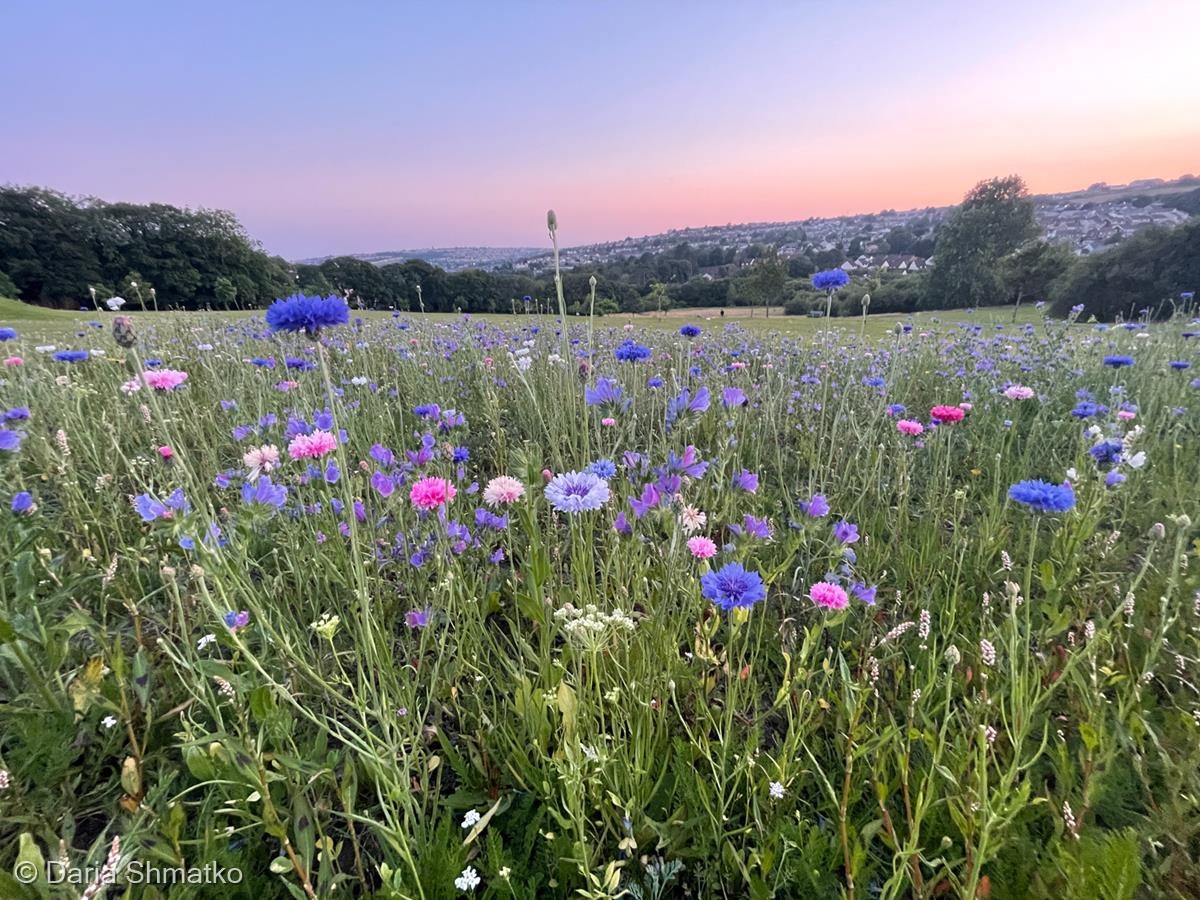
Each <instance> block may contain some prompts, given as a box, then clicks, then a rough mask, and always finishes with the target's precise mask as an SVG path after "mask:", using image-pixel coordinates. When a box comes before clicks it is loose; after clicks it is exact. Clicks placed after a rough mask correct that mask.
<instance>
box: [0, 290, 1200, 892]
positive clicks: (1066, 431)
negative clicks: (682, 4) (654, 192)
mask: <svg viewBox="0 0 1200 900" xmlns="http://www.w3.org/2000/svg"><path fill="white" fill-rule="evenodd" d="M820 274H823V275H827V273H820ZM814 285H816V286H817V287H818V288H820V289H822V290H827V291H828V296H829V298H830V300H829V302H830V303H832V296H833V292H834V291H835V290H836V289H837V288H838V287H839V286H840V282H839V283H836V284H835V283H834V281H833V280H831V278H826V279H825V280H824V281H822V282H821V283H819V284H818V283H817V281H816V280H814ZM864 313H865V308H864ZM89 315H91V316H94V317H95V318H94V319H93V320H91V321H88V316H89ZM1005 318H1007V317H1005ZM610 321H611V320H607V319H604V318H597V319H591V318H588V317H586V316H583V317H557V316H549V315H541V316H536V315H527V316H510V317H503V318H501V317H481V318H476V317H471V316H458V317H451V316H444V317H434V316H423V315H416V314H413V315H410V314H407V313H395V314H390V313H356V312H355V311H352V310H349V309H348V308H347V306H346V304H345V302H344V301H343V300H341V299H340V298H337V297H329V298H319V297H303V296H297V297H292V298H286V299H282V300H279V301H277V302H276V303H275V304H274V305H272V306H271V308H270V309H268V310H267V311H266V314H265V317H264V316H263V315H261V314H259V315H255V316H230V317H226V318H220V317H216V316H212V315H208V316H206V315H202V314H187V313H180V314H174V315H172V314H166V313H163V314H154V313H146V314H135V315H132V316H122V315H117V314H113V313H110V312H96V313H93V314H88V313H85V314H82V315H81V316H80V317H78V321H75V319H74V318H72V319H71V320H70V321H69V322H68V323H67V324H62V323H61V322H60V323H58V324H57V325H56V326H55V328H47V327H46V326H44V325H41V324H37V323H30V322H27V323H16V326H17V327H14V328H3V329H0V339H2V343H0V357H3V359H2V360H0V362H2V366H3V367H2V371H0V415H2V416H3V420H4V421H3V424H2V427H0V493H2V495H3V507H2V508H0V553H2V568H0V854H2V856H3V859H2V860H0V869H2V871H0V897H3V898H10V897H11V898H24V897H29V898H35V897H38V898H41V897H60V896H61V897H72V898H75V897H81V896H82V897H87V898H91V897H95V896H99V895H100V894H101V892H104V891H107V894H106V896H110V897H115V896H122V897H133V898H141V897H166V896H170V897H198V898H204V897H218V896H219V897H226V898H242V897H245V898H263V897H294V898H301V900H303V898H318V897H319V898H329V897H373V898H380V900H393V898H397V900H398V898H424V900H434V898H453V897H462V896H475V897H497V898H500V897H518V898H540V897H588V898H601V897H628V898H636V900H650V898H674V897H690V898H707V897H719V898H767V897H781V898H809V897H812V898H828V897H846V898H853V900H860V898H861V900H865V898H909V897H913V898H937V897H968V898H974V897H980V898H993V900H1000V898H1025V897H1057V898H1081V900H1082V898H1102V900H1118V898H1133V897H1139V896H1142V897H1178V898H1185V897H1196V896H1200V862H1198V861H1197V860H1198V854H1200V808H1198V805H1200V691H1198V687H1197V686H1198V684H1200V659H1198V657H1200V559H1198V558H1197V555H1198V553H1200V542H1198V538H1200V528H1198V527H1197V523H1200V489H1198V488H1197V484H1198V483H1200V377H1198V376H1200V352H1198V349H1197V348H1200V337H1198V332H1200V326H1197V325H1196V324H1195V323H1194V322H1193V321H1192V320H1191V318H1190V317H1189V316H1187V315H1179V316H1176V317H1175V318H1174V319H1170V320H1165V321H1148V320H1137V321H1130V322H1124V323H1117V324H1115V325H1103V324H1096V323H1085V322H1079V321H1075V320H1074V318H1071V319H1067V320H1051V319H1045V320H1043V319H1041V318H1040V312H1039V313H1038V314H1037V315H1036V317H1034V320H1033V321H1025V322H1015V323H1014V322H1008V321H1002V320H1000V319H997V320H985V319H984V318H983V317H981V318H980V320H979V321H978V322H973V321H971V320H970V319H969V318H968V320H966V321H959V322H937V321H936V320H930V319H923V320H912V319H905V320H900V321H896V322H895V323H894V327H892V325H891V324H890V323H889V326H888V327H887V329H886V331H884V330H882V329H879V330H877V329H871V330H870V331H868V330H867V329H866V327H865V325H866V319H865V318H864V320H863V326H862V327H860V326H859V324H858V323H856V322H853V321H851V323H850V324H848V325H846V326H845V327H837V328H831V327H827V326H825V325H824V323H821V324H820V325H819V326H817V327H815V328H812V329H810V330H808V331H807V332H803V333H800V332H789V331H787V330H786V329H783V330H771V329H770V328H769V327H762V323H759V327H758V328H753V329H751V328H747V327H745V326H744V325H739V324H735V323H732V322H722V321H719V320H716V319H705V318H703V317H696V318H695V319H694V320H687V319H681V320H675V321H672V320H664V321H663V322H659V323H657V324H655V325H653V326H644V325H640V324H639V325H636V326H635V325H633V324H629V325H622V324H621V323H618V324H617V325H615V326H614V325H611V324H608V323H609V322H610ZM27 331H28V333H27ZM146 861H153V862H154V863H155V864H156V865H158V866H162V867H177V868H178V870H180V871H184V872H190V871H195V870H200V869H203V868H204V867H206V866H210V867H221V868H223V869H224V870H226V871H227V872H233V871H236V872H237V873H238V875H237V881H236V882H233V883H227V884H224V885H223V886H220V887H216V886H214V885H213V884H211V883H210V884H204V885H201V884H190V883H186V880H184V881H181V882H179V883H175V884H172V885H169V886H164V885H153V884H138V883H136V882H135V881H134V880H133V879H132V878H131V877H130V873H131V871H132V866H134V865H135V864H137V863H139V862H141V863H145V862H146ZM56 864H57V865H58V866H59V867H60V868H62V867H64V866H70V867H78V868H80V869H83V870H84V871H85V872H87V873H88V878H86V879H84V880H83V882H82V883H79V884H73V885H72V884H62V883H51V882H52V879H50V878H49V877H48V873H50V872H51V871H52V870H53V869H54V867H55V865H56ZM85 867H86V868H85ZM30 873H32V877H24V876H25V875H29V874H30ZM114 879H115V883H114V884H111V885H110V884H108V883H107V882H108V881H113V880H114ZM230 880H231V881H232V879H230Z"/></svg>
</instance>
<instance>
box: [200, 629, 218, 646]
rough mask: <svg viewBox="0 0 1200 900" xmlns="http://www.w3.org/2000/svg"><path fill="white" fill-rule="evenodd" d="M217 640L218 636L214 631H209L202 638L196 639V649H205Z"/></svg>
mask: <svg viewBox="0 0 1200 900" xmlns="http://www.w3.org/2000/svg"><path fill="white" fill-rule="evenodd" d="M216 640H217V636H216V635H215V634H213V633H212V632H209V633H208V634H206V635H204V637H202V638H200V640H198V641H196V649H197V650H203V649H204V648H205V647H207V646H208V645H209V644H212V643H215V642H216Z"/></svg>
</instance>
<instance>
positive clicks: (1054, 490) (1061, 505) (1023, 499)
mask: <svg viewBox="0 0 1200 900" xmlns="http://www.w3.org/2000/svg"><path fill="white" fill-rule="evenodd" d="M1008 496H1009V497H1010V498H1011V499H1013V500H1016V501H1017V502H1018V503H1023V504H1024V505H1025V506H1028V507H1029V508H1030V509H1033V510H1034V511H1036V512H1066V511H1067V510H1068V509H1070V508H1071V507H1072V506H1074V505H1075V492H1074V491H1073V490H1071V488H1070V486H1069V485H1066V484H1051V483H1050V482H1048V481H1041V480H1027V481H1018V482H1017V483H1016V484H1014V485H1013V486H1012V487H1010V488H1009V489H1008Z"/></svg>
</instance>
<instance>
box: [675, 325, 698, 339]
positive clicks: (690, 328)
mask: <svg viewBox="0 0 1200 900" xmlns="http://www.w3.org/2000/svg"><path fill="white" fill-rule="evenodd" d="M679 333H680V334H682V335H683V336H684V337H685V338H694V337H700V326H699V325H693V324H691V323H690V322H689V323H688V324H687V325H684V326H683V327H682V328H680V329H679Z"/></svg>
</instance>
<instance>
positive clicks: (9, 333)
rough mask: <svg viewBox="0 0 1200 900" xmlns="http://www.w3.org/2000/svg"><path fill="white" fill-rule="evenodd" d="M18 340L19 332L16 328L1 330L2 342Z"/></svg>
mask: <svg viewBox="0 0 1200 900" xmlns="http://www.w3.org/2000/svg"><path fill="white" fill-rule="evenodd" d="M16 339H17V330H16V329H15V328H0V341H15V340H16Z"/></svg>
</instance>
